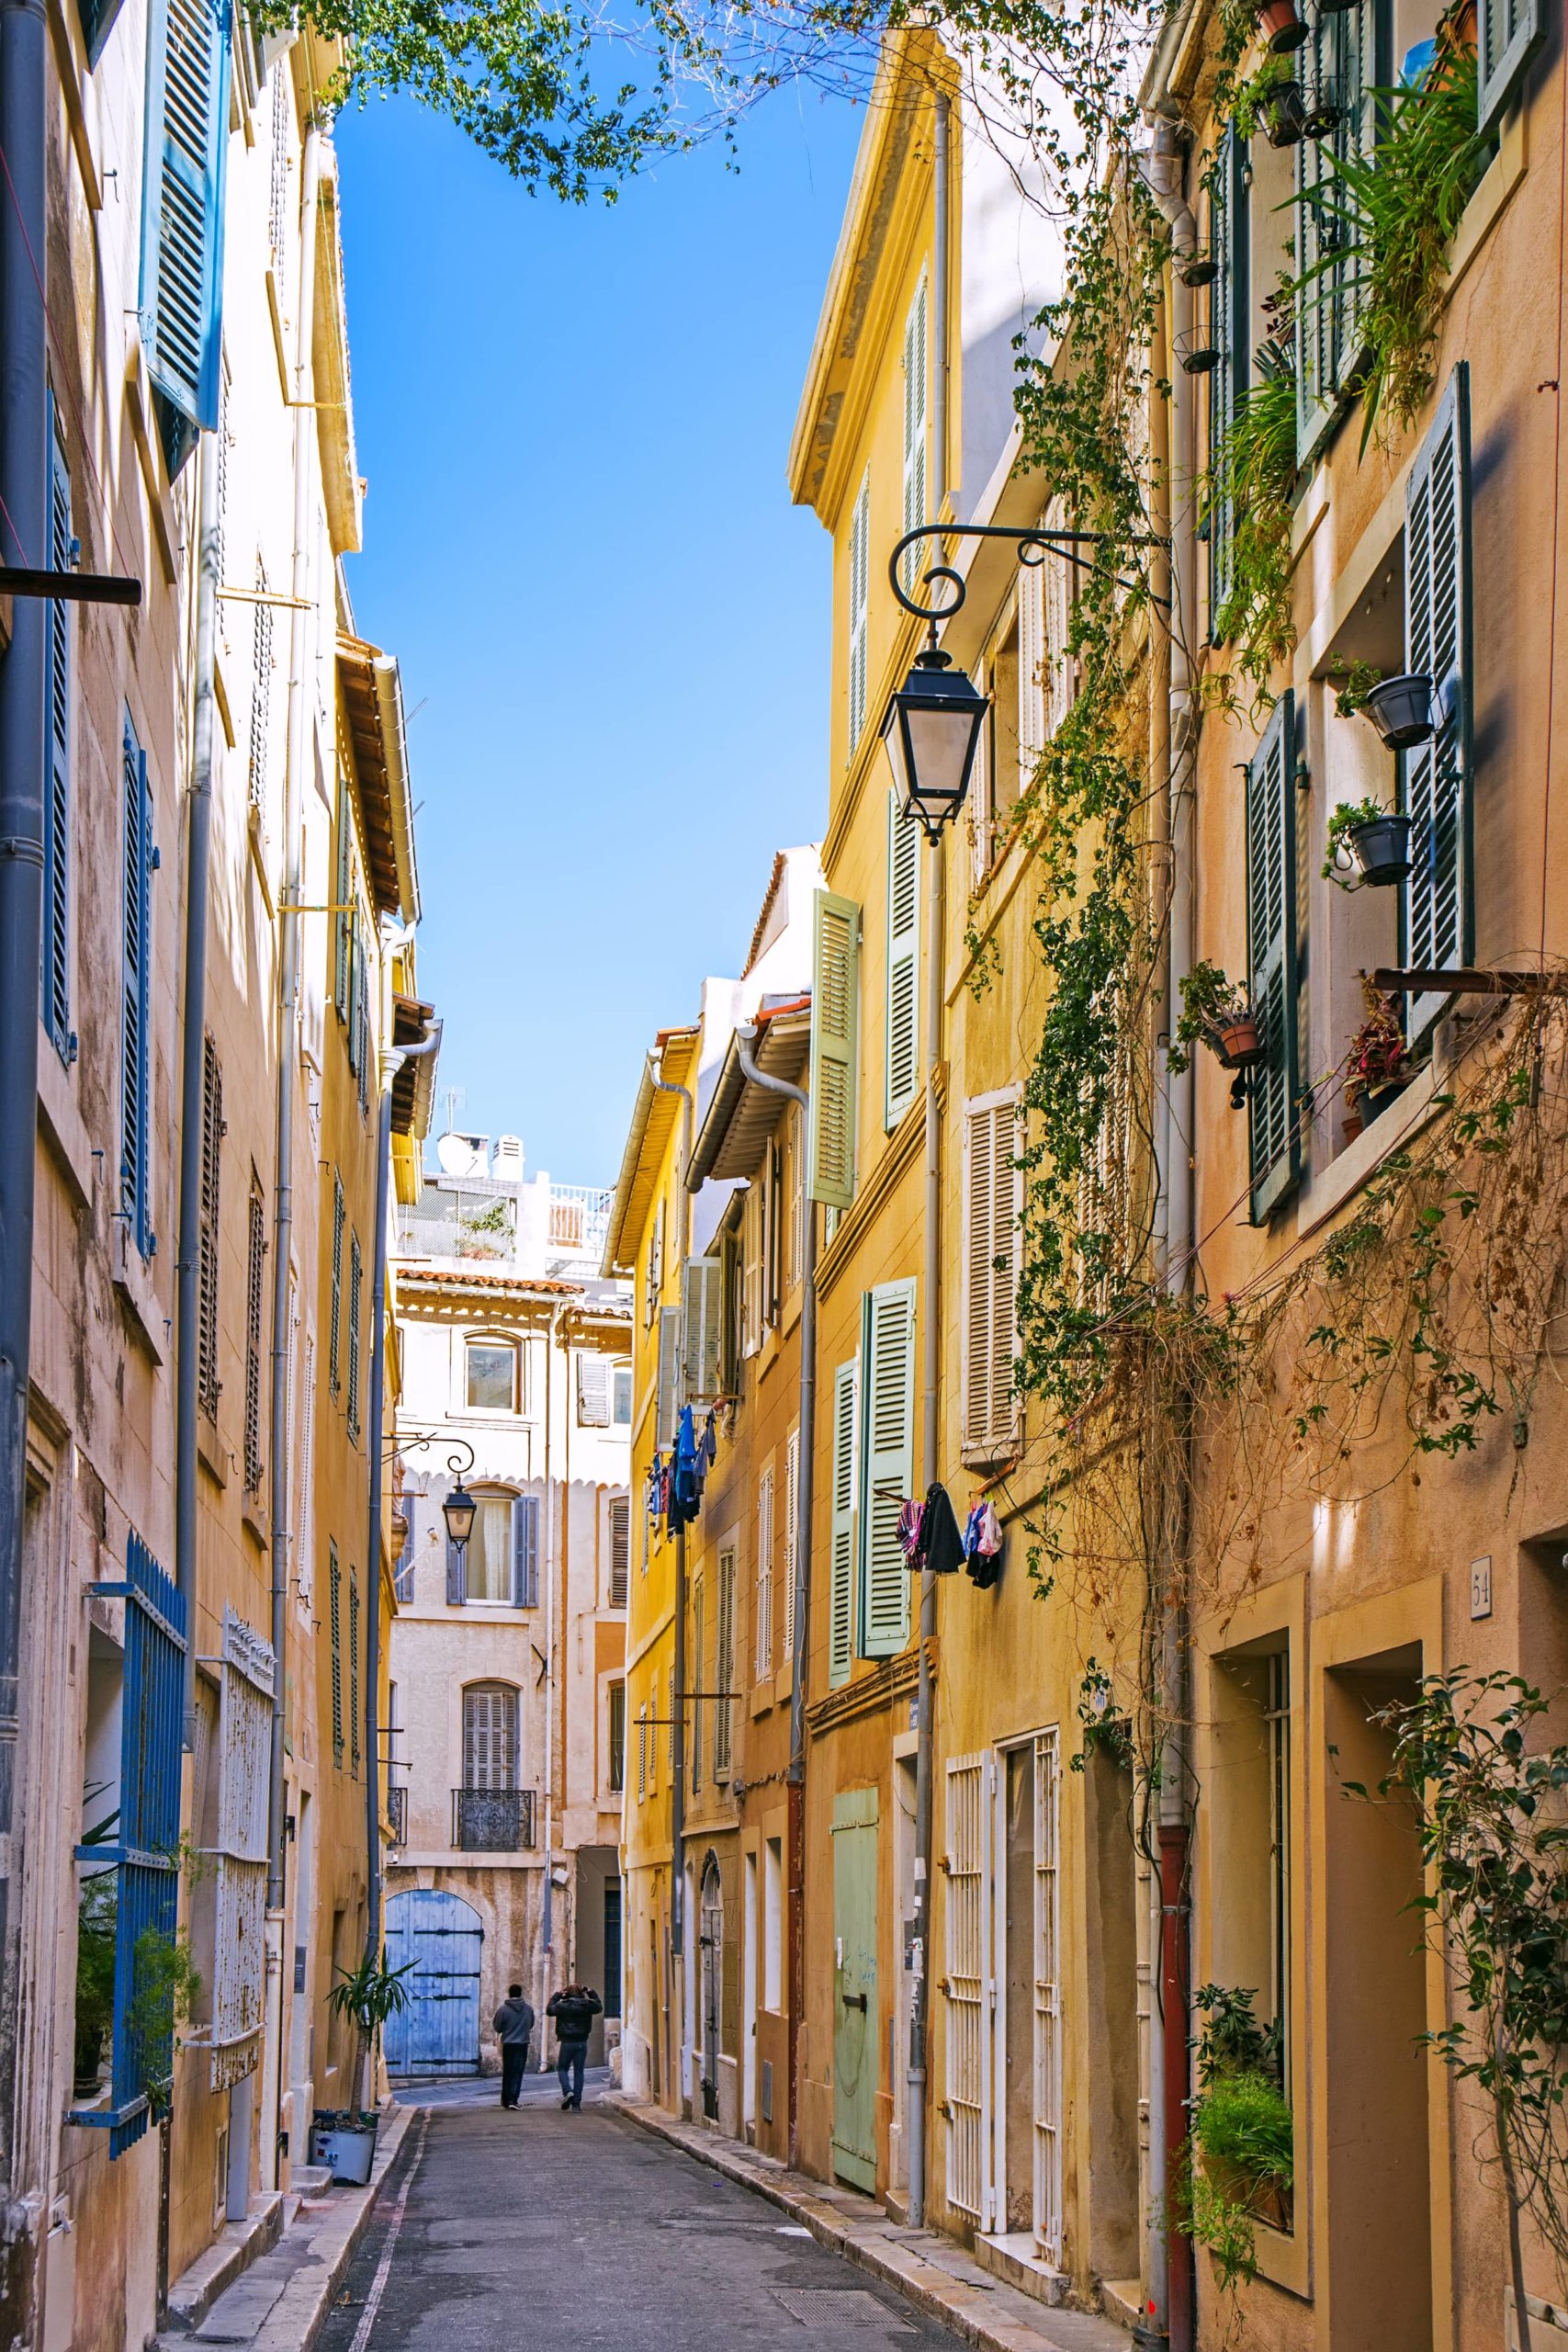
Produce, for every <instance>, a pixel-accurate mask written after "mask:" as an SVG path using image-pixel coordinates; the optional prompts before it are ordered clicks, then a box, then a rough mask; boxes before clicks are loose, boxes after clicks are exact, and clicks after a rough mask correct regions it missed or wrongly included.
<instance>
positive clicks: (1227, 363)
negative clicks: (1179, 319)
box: [1208, 128, 1251, 640]
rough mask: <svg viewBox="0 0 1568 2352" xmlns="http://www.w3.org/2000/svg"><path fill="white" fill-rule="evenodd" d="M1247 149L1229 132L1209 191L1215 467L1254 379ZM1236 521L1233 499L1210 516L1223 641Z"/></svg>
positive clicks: (1213, 631) (1212, 590)
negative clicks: (1223, 612)
mask: <svg viewBox="0 0 1568 2352" xmlns="http://www.w3.org/2000/svg"><path fill="white" fill-rule="evenodd" d="M1246 171H1247V148H1246V144H1245V142H1244V141H1241V140H1239V139H1238V138H1237V137H1236V135H1235V131H1234V130H1230V129H1228V128H1227V129H1226V130H1225V132H1224V137H1223V138H1222V139H1221V141H1220V151H1219V153H1218V154H1217V155H1216V156H1215V158H1214V166H1213V178H1212V180H1211V183H1210V191H1209V243H1210V250H1211V252H1212V253H1213V258H1214V261H1215V263H1216V264H1217V274H1216V276H1215V278H1214V282H1213V287H1212V288H1211V290H1210V296H1209V300H1210V301H1211V303H1212V305H1213V310H1212V311H1211V322H1212V325H1213V341H1214V343H1215V344H1216V345H1218V347H1219V354H1220V356H1219V363H1218V365H1217V366H1216V367H1215V368H1214V369H1213V373H1212V374H1211V375H1210V377H1209V379H1208V381H1209V466H1210V470H1211V472H1213V469H1215V468H1216V467H1217V465H1218V463H1219V458H1220V453H1221V450H1222V448H1223V447H1224V439H1225V435H1227V434H1228V432H1229V431H1230V428H1231V426H1232V424H1234V423H1235V415H1236V411H1237V409H1238V408H1239V407H1240V405H1241V402H1242V401H1243V399H1244V398H1245V396H1246V393H1247V382H1248V379H1249V376H1250V364H1249V363H1250V359H1251V350H1250V326H1249V322H1250V319H1251V297H1250V292H1249V288H1248V274H1247V182H1246V177H1245V175H1246ZM1234 537H1235V515H1234V514H1233V512H1232V509H1231V503H1230V501H1229V499H1224V500H1222V501H1220V502H1218V503H1216V504H1215V505H1214V506H1213V509H1212V511H1211V513H1210V515H1209V634H1210V636H1211V637H1212V638H1214V639H1216V640H1217V637H1218V628H1219V615H1220V612H1221V609H1222V607H1223V606H1224V601H1225V599H1226V597H1227V596H1228V595H1229V594H1230V592H1231V585H1232V564H1231V548H1232V542H1233V540H1234Z"/></svg>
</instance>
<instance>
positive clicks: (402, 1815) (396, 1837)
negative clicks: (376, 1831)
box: [387, 1788, 409, 1846]
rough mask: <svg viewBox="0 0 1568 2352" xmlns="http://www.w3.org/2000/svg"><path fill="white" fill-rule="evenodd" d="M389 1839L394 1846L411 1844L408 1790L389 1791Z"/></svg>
mask: <svg viewBox="0 0 1568 2352" xmlns="http://www.w3.org/2000/svg"><path fill="white" fill-rule="evenodd" d="M387 1838H388V1842H389V1844H390V1845H393V1846H406V1845H407V1844H408V1842H409V1792H408V1791H407V1789H406V1788H400V1789H389V1790H388V1791H387Z"/></svg>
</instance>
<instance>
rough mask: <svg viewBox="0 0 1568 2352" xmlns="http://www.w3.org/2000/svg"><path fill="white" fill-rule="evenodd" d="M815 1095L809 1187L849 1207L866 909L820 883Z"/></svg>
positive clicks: (831, 1203)
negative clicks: (863, 914)
mask: <svg viewBox="0 0 1568 2352" xmlns="http://www.w3.org/2000/svg"><path fill="white" fill-rule="evenodd" d="M813 921H814V938H813V944H812V973H811V1097H810V1112H809V1141H808V1154H807V1178H806V1189H807V1193H808V1194H809V1195H810V1197H811V1199H812V1200H814V1201H821V1202H823V1203H824V1204H826V1205H827V1206H828V1207H829V1208H838V1209H847V1208H848V1207H849V1205H850V1203H851V1202H852V1200H853V1198H854V1190H855V1067H856V1065H855V1056H856V1049H857V1040H856V1030H857V1027H858V1025H859V1023H858V1013H859V1005H860V909H859V907H858V906H856V904H855V902H854V900H853V899H840V898H836V897H835V896H834V894H833V893H832V891H830V890H818V892H817V893H816V897H815V899H814V901H813Z"/></svg>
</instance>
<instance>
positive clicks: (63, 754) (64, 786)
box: [42, 392, 75, 1063]
mask: <svg viewBox="0 0 1568 2352" xmlns="http://www.w3.org/2000/svg"><path fill="white" fill-rule="evenodd" d="M49 468H50V470H49V562H50V569H51V571H70V569H71V545H72V540H71V475H70V472H69V470H68V469H67V467H66V463H65V451H64V448H63V447H62V443H61V439H60V427H59V423H58V420H57V418H56V414H55V406H54V394H53V393H52V392H51V394H50V396H49ZM47 613H48V618H47V634H46V638H45V643H44V658H45V661H46V662H47V664H48V673H49V677H48V684H47V685H46V686H45V689H44V707H45V709H46V710H47V711H48V713H49V774H48V776H47V778H46V781H45V786H44V797H43V957H42V987H43V999H42V1001H43V1025H44V1027H45V1029H46V1030H47V1031H48V1032H49V1035H50V1037H51V1039H52V1041H53V1044H54V1046H55V1050H56V1051H57V1052H58V1054H59V1056H60V1058H61V1060H62V1061H63V1062H66V1063H70V1062H72V1061H73V1060H74V1058H75V1040H74V1038H73V1036H72V1035H71V607H70V605H68V604H66V603H65V601H64V599H63V598H62V597H56V598H54V599H52V600H51V603H50V605H49V606H48V608H47Z"/></svg>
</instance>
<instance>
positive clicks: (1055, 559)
mask: <svg viewBox="0 0 1568 2352" xmlns="http://www.w3.org/2000/svg"><path fill="white" fill-rule="evenodd" d="M1045 526H1046V528H1047V530H1051V531H1067V530H1070V529H1071V528H1072V515H1071V513H1070V511H1069V509H1068V506H1067V502H1066V499H1065V498H1054V499H1053V500H1052V501H1051V503H1050V505H1049V506H1048V507H1047V508H1046V510H1045ZM1039 579H1040V603H1041V613H1042V618H1043V642H1042V648H1041V654H1042V661H1043V672H1042V676H1041V688H1042V702H1043V712H1044V734H1045V737H1046V739H1047V740H1048V739H1049V738H1050V737H1051V736H1053V735H1055V732H1056V729H1057V728H1058V727H1060V725H1061V723H1062V721H1063V719H1064V718H1066V715H1067V713H1068V711H1069V710H1071V708H1072V707H1073V698H1074V695H1075V693H1076V691H1077V685H1076V681H1075V678H1074V675H1073V670H1074V664H1073V662H1072V661H1071V660H1070V658H1069V656H1068V652H1067V640H1068V639H1069V638H1070V636H1071V635H1072V628H1073V605H1074V603H1075V601H1076V593H1077V571H1075V569H1074V567H1073V565H1072V564H1071V563H1070V562H1069V561H1068V560H1067V558H1066V556H1065V555H1048V556H1047V557H1046V558H1045V560H1044V562H1043V564H1042V565H1041V566H1040V571H1039ZM1022 650H1023V637H1022V631H1021V630H1020V634H1019V652H1020V655H1021V654H1022ZM1022 741H1023V738H1022V736H1021V735H1020V737H1019V742H1020V745H1021V744H1022ZM1032 773H1033V770H1032V765H1031V767H1030V769H1029V770H1028V771H1027V772H1026V774H1025V775H1024V777H1023V779H1022V781H1023V783H1024V784H1025V785H1026V786H1027V785H1028V783H1029V782H1030V780H1031V777H1032Z"/></svg>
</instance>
